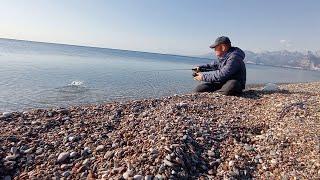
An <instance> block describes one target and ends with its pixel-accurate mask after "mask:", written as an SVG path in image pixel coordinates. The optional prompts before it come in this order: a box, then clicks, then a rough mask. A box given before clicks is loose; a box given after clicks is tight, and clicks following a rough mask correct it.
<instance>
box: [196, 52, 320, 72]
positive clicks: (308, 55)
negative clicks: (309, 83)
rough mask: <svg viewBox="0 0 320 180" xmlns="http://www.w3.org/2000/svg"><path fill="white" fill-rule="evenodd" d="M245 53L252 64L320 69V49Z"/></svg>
mask: <svg viewBox="0 0 320 180" xmlns="http://www.w3.org/2000/svg"><path fill="white" fill-rule="evenodd" d="M245 53H246V58H245V62H246V63H250V64H260V65H268V66H280V67H291V68H299V69H307V70H317V71H320V50H319V51H315V52H311V51H307V52H298V51H294V52H291V51H287V50H283V51H264V52H260V53H255V52H252V51H245ZM200 57H204V58H211V59H212V57H213V54H206V55H203V56H200Z"/></svg>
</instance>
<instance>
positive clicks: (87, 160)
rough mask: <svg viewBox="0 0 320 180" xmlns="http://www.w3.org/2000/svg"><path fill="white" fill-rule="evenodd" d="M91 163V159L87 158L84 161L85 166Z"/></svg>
mask: <svg viewBox="0 0 320 180" xmlns="http://www.w3.org/2000/svg"><path fill="white" fill-rule="evenodd" d="M89 164H90V159H85V160H84V161H83V162H82V165H84V166H88V165H89Z"/></svg>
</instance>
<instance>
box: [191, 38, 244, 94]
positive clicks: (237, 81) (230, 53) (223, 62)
mask: <svg viewBox="0 0 320 180" xmlns="http://www.w3.org/2000/svg"><path fill="white" fill-rule="evenodd" d="M210 48H212V49H214V51H215V54H216V56H217V57H218V62H216V61H213V62H212V63H211V64H205V65H201V66H198V67H196V68H195V71H196V73H195V74H194V79H195V80H197V81H204V83H202V84H200V85H198V86H197V87H196V88H195V90H194V91H195V92H214V91H217V92H220V93H222V94H224V95H241V94H242V90H243V89H245V84H246V66H245V63H244V62H243V60H244V57H245V54H244V52H243V51H242V50H241V49H240V48H237V47H232V46H231V41H230V39H229V38H228V37H225V36H221V37H218V38H217V39H216V41H215V43H214V44H213V45H211V46H210ZM205 71H210V72H205Z"/></svg>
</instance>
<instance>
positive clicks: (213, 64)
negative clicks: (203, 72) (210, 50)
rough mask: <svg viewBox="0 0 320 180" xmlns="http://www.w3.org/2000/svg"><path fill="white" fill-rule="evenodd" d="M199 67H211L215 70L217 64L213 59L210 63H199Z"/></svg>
mask: <svg viewBox="0 0 320 180" xmlns="http://www.w3.org/2000/svg"><path fill="white" fill-rule="evenodd" d="M198 67H199V68H206V69H213V70H217V69H218V67H219V65H218V62H217V61H216V60H213V61H212V62H211V63H210V64H204V65H200V66H198Z"/></svg>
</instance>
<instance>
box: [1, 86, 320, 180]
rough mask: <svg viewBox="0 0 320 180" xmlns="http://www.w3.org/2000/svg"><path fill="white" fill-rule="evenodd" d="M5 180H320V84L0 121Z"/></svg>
mask: <svg viewBox="0 0 320 180" xmlns="http://www.w3.org/2000/svg"><path fill="white" fill-rule="evenodd" d="M0 126H1V129H0V179H5V180H10V179H136V180H143V179H145V180H152V179H320V82H311V83H296V84H282V85H280V89H279V90H277V91H263V90H262V88H261V87H251V88H248V89H246V91H245V92H244V94H243V96H241V97H235V96H224V95H221V94H218V93H201V94H194V93H192V94H185V95H174V96H170V97H162V98H157V99H143V100H132V101H126V102H112V103H106V104H92V105H79V106H73V107H69V108H61V109H34V110H30V111H26V112H0Z"/></svg>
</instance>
